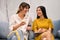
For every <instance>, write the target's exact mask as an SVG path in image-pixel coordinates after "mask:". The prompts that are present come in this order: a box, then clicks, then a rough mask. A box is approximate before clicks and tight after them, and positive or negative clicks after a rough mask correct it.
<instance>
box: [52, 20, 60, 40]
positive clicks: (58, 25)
mask: <svg viewBox="0 0 60 40" xmlns="http://www.w3.org/2000/svg"><path fill="white" fill-rule="evenodd" d="M53 25H54V30H53V34H54V37H55V40H60V20H56V21H53Z"/></svg>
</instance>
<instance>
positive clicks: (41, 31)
mask: <svg viewBox="0 0 60 40" xmlns="http://www.w3.org/2000/svg"><path fill="white" fill-rule="evenodd" d="M46 31H47V30H46V29H44V28H40V29H39V30H38V32H40V33H43V32H46Z"/></svg>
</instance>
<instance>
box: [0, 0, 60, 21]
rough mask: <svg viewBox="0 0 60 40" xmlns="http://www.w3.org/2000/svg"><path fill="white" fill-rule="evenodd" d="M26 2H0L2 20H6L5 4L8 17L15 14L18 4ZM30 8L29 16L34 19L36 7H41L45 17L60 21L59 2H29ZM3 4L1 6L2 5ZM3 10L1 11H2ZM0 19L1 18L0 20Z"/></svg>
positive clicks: (32, 0) (54, 0) (15, 0)
mask: <svg viewBox="0 0 60 40" xmlns="http://www.w3.org/2000/svg"><path fill="white" fill-rule="evenodd" d="M22 1H25V2H26V0H7V1H6V0H0V3H1V4H0V5H1V6H0V11H1V12H3V14H4V19H6V18H5V17H6V13H7V12H6V10H5V9H6V7H5V3H6V2H7V10H8V17H10V16H11V15H13V14H16V12H17V10H18V6H19V4H20V3H21V2H22ZM29 2H30V3H29ZM29 2H28V3H29V4H30V6H31V8H30V11H29V15H30V16H31V17H32V19H34V18H35V17H36V11H35V10H36V7H37V6H39V5H43V6H45V7H46V11H47V15H48V17H49V18H51V19H52V20H60V16H59V15H60V5H59V3H60V0H29ZM2 4H3V5H2ZM2 10H3V11H2ZM0 14H1V13H0ZM0 19H1V18H0Z"/></svg>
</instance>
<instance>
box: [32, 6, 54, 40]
mask: <svg viewBox="0 0 60 40" xmlns="http://www.w3.org/2000/svg"><path fill="white" fill-rule="evenodd" d="M36 12H37V19H36V20H34V22H33V25H32V30H33V31H34V33H36V34H39V35H38V36H36V37H35V40H54V36H53V34H52V29H53V24H52V21H51V20H50V19H48V17H47V15H46V9H45V7H44V6H38V7H37V10H36Z"/></svg>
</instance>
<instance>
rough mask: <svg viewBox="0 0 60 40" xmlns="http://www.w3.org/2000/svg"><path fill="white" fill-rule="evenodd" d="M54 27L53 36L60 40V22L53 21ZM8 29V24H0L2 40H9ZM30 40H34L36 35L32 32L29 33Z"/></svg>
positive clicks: (0, 38)
mask: <svg viewBox="0 0 60 40" xmlns="http://www.w3.org/2000/svg"><path fill="white" fill-rule="evenodd" d="M53 25H54V30H53V34H54V37H55V40H60V20H55V21H53ZM8 27H9V24H8V22H0V40H7V35H8V33H9V28H8ZM20 35H21V34H20ZM21 36H22V35H21ZM22 37H23V36H22ZM22 37H21V38H22ZM15 38H16V37H15ZM28 39H29V40H34V33H33V32H32V31H30V32H29V38H28ZM21 40H22V39H21Z"/></svg>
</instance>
